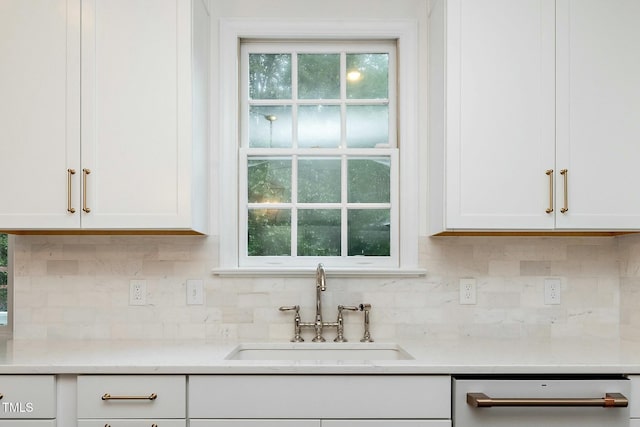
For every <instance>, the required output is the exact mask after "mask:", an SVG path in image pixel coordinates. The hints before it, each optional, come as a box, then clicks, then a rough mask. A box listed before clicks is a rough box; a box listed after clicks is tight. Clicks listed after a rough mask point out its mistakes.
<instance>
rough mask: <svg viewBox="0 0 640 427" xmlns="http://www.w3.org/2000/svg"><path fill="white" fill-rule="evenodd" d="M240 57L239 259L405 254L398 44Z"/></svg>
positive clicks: (301, 46)
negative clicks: (401, 219) (400, 240)
mask: <svg viewBox="0 0 640 427" xmlns="http://www.w3.org/2000/svg"><path fill="white" fill-rule="evenodd" d="M241 55H242V56H241V79H240V81H241V92H240V93H241V95H240V96H241V111H242V117H241V129H242V136H241V144H240V157H239V158H240V170H241V173H240V176H241V181H240V183H241V185H240V188H241V196H240V204H241V208H240V214H241V221H240V225H241V231H240V253H241V263H242V264H243V265H261V264H265V263H269V264H272V265H273V264H274V263H278V262H281V263H283V264H284V263H287V264H300V265H305V264H308V263H309V261H310V260H309V259H308V258H309V257H311V258H313V260H312V262H317V260H318V259H319V258H322V260H323V261H324V262H326V263H329V264H331V265H348V264H350V263H352V262H353V261H352V259H353V258H354V257H359V259H361V258H362V257H367V258H376V260H377V262H378V263H382V264H389V263H394V264H395V263H397V262H396V261H395V260H396V259H397V257H398V244H397V241H398V232H397V230H398V224H397V223H398V214H397V211H398V191H397V182H398V179H397V171H398V156H397V151H398V148H397V143H396V138H395V135H396V130H395V123H396V117H395V105H396V103H395V87H396V85H395V44H394V43H393V42H378V43H354V42H345V43H328V42H314V43H295V42H279V43H260V42H257V43H243V45H242V53H241Z"/></svg>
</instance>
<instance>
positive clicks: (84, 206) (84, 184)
mask: <svg viewBox="0 0 640 427" xmlns="http://www.w3.org/2000/svg"><path fill="white" fill-rule="evenodd" d="M90 173H91V169H82V210H83V211H85V212H86V213H89V212H91V209H90V208H89V207H88V206H87V175H89V174H90Z"/></svg>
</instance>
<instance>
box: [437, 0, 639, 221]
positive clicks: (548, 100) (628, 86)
mask: <svg viewBox="0 0 640 427" xmlns="http://www.w3.org/2000/svg"><path fill="white" fill-rule="evenodd" d="M639 20H640V3H639V2H637V1H634V0H614V1H610V2H601V1H596V0H586V1H585V0H579V1H578V0H576V1H570V0H557V1H555V0H481V1H478V0H448V1H439V2H437V3H436V4H435V5H434V7H433V9H432V10H431V24H432V25H431V28H430V32H431V34H430V36H431V37H430V40H431V41H430V48H431V51H430V94H431V99H430V111H431V113H430V125H431V126H430V144H431V146H430V154H431V156H430V163H431V175H430V178H431V181H430V200H431V205H432V206H431V229H430V231H431V233H432V234H436V233H440V232H446V231H508V230H516V231H551V230H571V231H576V230H605V231H606V230H620V229H640V198H635V199H633V200H627V199H630V197H629V196H628V194H626V193H628V190H627V191H625V187H627V188H628V187H629V182H636V181H638V178H640V172H637V170H638V168H636V169H635V170H634V168H633V164H632V162H634V160H635V159H637V158H640V144H637V143H636V144H634V143H633V139H634V138H636V139H637V138H638V136H640V96H639V95H640V57H639V56H638V55H634V54H633V52H634V51H635V50H637V45H638V44H640V26H637V25H635V23H636V22H639ZM565 169H566V172H564V173H563V172H562V171H563V170H565ZM565 183H566V189H567V191H566V192H565ZM565 195H566V202H567V203H568V205H566V206H565ZM567 208H568V209H567Z"/></svg>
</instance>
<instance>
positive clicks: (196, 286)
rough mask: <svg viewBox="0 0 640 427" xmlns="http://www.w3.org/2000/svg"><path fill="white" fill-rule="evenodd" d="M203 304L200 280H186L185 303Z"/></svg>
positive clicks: (202, 287) (202, 289)
mask: <svg viewBox="0 0 640 427" xmlns="http://www.w3.org/2000/svg"><path fill="white" fill-rule="evenodd" d="M202 304H204V284H203V283H202V280H191V279H190V280H187V305H202Z"/></svg>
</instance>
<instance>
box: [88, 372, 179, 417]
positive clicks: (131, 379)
mask: <svg viewBox="0 0 640 427" xmlns="http://www.w3.org/2000/svg"><path fill="white" fill-rule="evenodd" d="M185 393H186V379H185V377H184V376H182V375H86V376H79V377H78V418H102V419H104V418H155V419H160V418H185V416H186V411H185V406H186V395H185ZM105 394H109V395H110V396H111V397H112V399H111V400H103V398H102V397H103V396H104V395H105ZM152 394H155V395H156V396H157V397H156V398H155V399H148V398H147V399H145V398H144V397H148V396H151V395H152ZM123 397H125V399H119V398H123ZM127 397H140V398H142V399H126V398H127ZM101 427H104V424H103V425H102V426H101ZM158 427H160V426H158Z"/></svg>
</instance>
